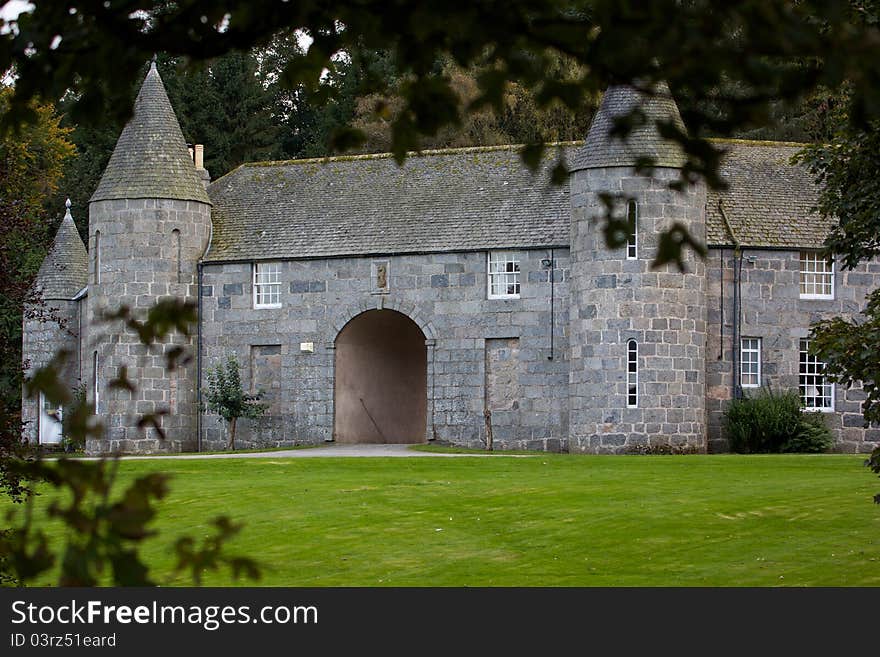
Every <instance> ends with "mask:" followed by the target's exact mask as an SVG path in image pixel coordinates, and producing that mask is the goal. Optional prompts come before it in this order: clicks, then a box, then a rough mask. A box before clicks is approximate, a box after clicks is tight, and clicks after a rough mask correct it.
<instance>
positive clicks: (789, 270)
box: [706, 248, 880, 452]
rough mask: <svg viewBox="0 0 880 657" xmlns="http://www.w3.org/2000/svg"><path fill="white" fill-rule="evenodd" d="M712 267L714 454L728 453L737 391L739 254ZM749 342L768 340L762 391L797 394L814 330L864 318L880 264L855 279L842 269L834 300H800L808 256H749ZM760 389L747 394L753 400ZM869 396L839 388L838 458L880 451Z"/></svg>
mask: <svg viewBox="0 0 880 657" xmlns="http://www.w3.org/2000/svg"><path fill="white" fill-rule="evenodd" d="M707 267H708V272H707V275H708V281H709V289H708V301H707V304H708V309H709V310H708V318H709V339H708V353H707V355H706V372H707V374H706V404H707V410H708V416H709V449H710V451H713V452H723V451H727V449H728V444H727V440H726V438H725V437H724V435H723V429H722V424H723V412H724V408H725V406H726V404H727V402H728V400H729V399H730V398H731V396H732V390H733V363H734V352H733V349H734V342H733V333H734V312H733V303H734V251H733V249H717V248H715V249H711V250H710V252H709V257H708V260H707ZM741 279H742V282H741V290H742V292H741V299H742V308H741V312H740V317H741V330H740V332H739V335H740V336H741V337H751V338H760V339H761V365H762V368H761V369H762V381H761V383H762V385H764V386H769V387H770V388H772V389H773V390H776V391H783V390H797V389H798V384H799V357H800V356H799V352H800V339H801V338H805V337H807V336H808V334H809V329H810V325H811V324H812V323H814V322H817V321H820V320H823V319H830V318H832V317H836V316H843V317H848V318H853V317H856V316H857V315H858V314H859V313H860V311H861V309H862V308H864V306H865V296H866V295H867V294H868V293H869V292H870V291H871V290H873V289H876V288H877V287H878V285H880V263H876V262H872V263H863V264H862V265H860V266H859V267H858V268H857V269H856V270H854V271H841V270H840V269H839V268H836V271H835V275H834V298H833V299H830V300H825V299H801V298H800V252H799V251H783V250H766V249H749V248H744V249H743V250H742V275H741ZM753 392H755V391H754V389H748V388H747V389H745V393H746V394H752V393H753ZM864 398H865V395H864V393H863V392H862V390H861V388H852V389H849V390H847V389H846V388H845V387H843V386H835V391H834V411H833V412H825V411H820V412H822V413H823V414H824V415H825V418H826V422H827V424H828V426H829V427H830V428H831V429H832V431H833V433H834V435H835V438H836V441H837V444H836V446H835V450H836V451H841V452H870V451H871V450H872V449H874V447H875V446H877V444H880V429H877V428H867V429H866V428H864V427H863V420H862V415H861V402H862V400H863V399H864Z"/></svg>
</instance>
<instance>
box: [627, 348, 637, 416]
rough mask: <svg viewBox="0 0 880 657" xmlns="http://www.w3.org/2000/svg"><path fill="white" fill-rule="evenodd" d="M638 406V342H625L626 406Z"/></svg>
mask: <svg viewBox="0 0 880 657" xmlns="http://www.w3.org/2000/svg"><path fill="white" fill-rule="evenodd" d="M638 406H639V343H638V342H636V341H635V340H630V341H629V342H627V343H626V407H627V408H638Z"/></svg>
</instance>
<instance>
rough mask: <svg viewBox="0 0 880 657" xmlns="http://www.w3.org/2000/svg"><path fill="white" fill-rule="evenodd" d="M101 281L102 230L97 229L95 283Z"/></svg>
mask: <svg viewBox="0 0 880 657" xmlns="http://www.w3.org/2000/svg"><path fill="white" fill-rule="evenodd" d="M100 282H101V231H100V230H96V231H95V284H96V285H97V284H99V283H100Z"/></svg>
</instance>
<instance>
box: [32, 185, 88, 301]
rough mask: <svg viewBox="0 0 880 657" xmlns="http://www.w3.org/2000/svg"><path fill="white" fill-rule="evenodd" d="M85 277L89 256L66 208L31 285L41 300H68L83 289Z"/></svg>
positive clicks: (86, 278)
mask: <svg viewBox="0 0 880 657" xmlns="http://www.w3.org/2000/svg"><path fill="white" fill-rule="evenodd" d="M68 203H70V201H68ZM88 277H89V256H88V253H87V252H86V247H85V245H84V244H83V242H82V240H81V239H80V236H79V232H78V231H77V229H76V226H75V225H74V223H73V217H72V216H71V215H70V205H68V206H67V212H65V213H64V219H62V220H61V225H60V226H59V227H58V232H56V233H55V239H54V240H53V241H52V246H51V248H50V249H49V254H48V255H47V256H46V258H45V259H44V260H43V264H42V265H40V271H39V272H37V278H36V281H35V283H34V285H35V287H36V288H37V289H39V290H41V291H42V295H43V299H72V298H73V297H74V296H76V293H77V292H79V291H80V290H82V288H83V287H85V285H86V283H87V282H88Z"/></svg>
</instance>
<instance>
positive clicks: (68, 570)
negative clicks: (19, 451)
mask: <svg viewBox="0 0 880 657" xmlns="http://www.w3.org/2000/svg"><path fill="white" fill-rule="evenodd" d="M117 466H118V462H117V461H97V462H94V463H91V462H86V461H75V460H64V459H62V460H60V461H58V462H57V463H46V462H35V463H18V464H16V466H15V467H18V468H20V474H21V476H22V477H24V478H26V479H28V480H31V481H33V480H42V481H45V482H47V484H48V485H50V486H51V487H53V488H54V489H56V490H57V491H61V492H63V493H64V494H63V495H59V496H56V497H55V498H54V499H53V501H52V502H51V503H50V504H49V507H48V515H49V517H50V518H54V519H57V520H59V521H60V522H61V523H63V525H64V527H65V529H66V531H65V536H64V540H63V546H61V547H60V548H56V546H53V545H52V544H51V543H50V542H49V540H48V538H47V535H46V533H45V531H44V530H43V529H42V528H41V527H39V526H35V524H34V520H33V519H34V512H33V509H32V507H33V505H34V504H35V500H36V499H38V498H37V497H36V496H33V495H31V496H30V497H29V498H28V501H27V504H26V506H25V508H24V510H23V511H22V512H21V513H18V514H16V513H15V512H14V511H13V512H10V513H9V514H8V516H7V520H10V521H11V520H14V519H15V518H16V517H17V516H23V517H22V518H21V520H20V522H19V523H18V524H17V525H16V526H13V527H12V528H10V529H8V530H5V531H4V532H3V533H2V534H0V564H2V565H4V566H5V569H4V571H5V572H4V574H5V577H6V578H7V579H8V580H11V581H12V582H14V583H15V584H17V585H20V586H21V585H27V584H41V585H48V584H49V582H47V581H45V580H43V579H41V578H45V577H47V576H48V575H49V571H50V570H52V569H53V568H55V567H56V566H57V568H58V580H57V581H56V582H53V584H55V585H57V586H96V585H99V584H107V583H110V584H113V585H114V586H154V585H155V584H156V582H155V581H154V580H153V578H152V576H151V575H150V572H149V570H150V569H149V566H148V565H147V564H145V563H144V562H143V561H142V560H141V558H140V556H139V554H138V548H139V546H140V544H141V543H143V541H145V540H146V539H148V538H151V537H153V536H155V534H156V532H155V531H154V530H153V529H151V528H150V525H151V523H152V521H153V519H154V518H155V516H156V513H157V508H156V503H157V502H158V501H160V500H161V499H163V498H164V497H165V496H166V495H167V494H168V476H167V475H164V474H159V473H152V474H148V475H144V476H142V477H138V478H137V479H135V481H134V482H133V483H132V484H131V485H130V486H129V487H128V488H127V489H125V490H124V491H122V492H121V494H120V495H118V497H117V496H116V495H115V493H116V492H117V491H116V490H114V485H113V484H114V481H115V478H116V471H117ZM212 524H214V525H215V527H216V528H217V534H216V536H210V537H206V538H205V540H204V546H203V547H202V548H200V549H196V548H195V541H194V540H193V539H191V538H189V537H184V538H181V539H179V540H178V541H177V543H176V547H175V549H176V552H177V557H178V560H177V566H176V570H177V571H181V570H189V571H191V572H192V578H193V582H194V583H195V584H196V585H198V584H199V583H200V582H201V576H202V572H203V571H204V570H205V569H209V568H210V569H212V570H217V569H218V568H219V567H220V566H223V565H226V566H228V567H229V568H230V569H231V570H232V573H233V576H234V577H235V578H238V576H239V575H241V574H244V575H246V576H248V577H250V578H251V579H257V578H258V577H259V570H258V568H257V566H256V563H255V562H254V561H253V560H251V559H246V558H242V557H230V556H228V555H226V554H225V553H224V551H223V549H224V547H225V543H226V542H227V541H228V540H229V539H230V538H231V537H232V536H234V535H235V534H236V533H237V531H238V529H239V527H238V526H236V525H233V524H232V523H231V522H230V521H229V519H228V518H226V517H225V516H220V517H218V518H216V519H214V521H213V523H212ZM56 549H57V552H56Z"/></svg>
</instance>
